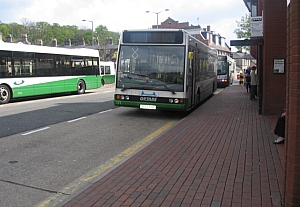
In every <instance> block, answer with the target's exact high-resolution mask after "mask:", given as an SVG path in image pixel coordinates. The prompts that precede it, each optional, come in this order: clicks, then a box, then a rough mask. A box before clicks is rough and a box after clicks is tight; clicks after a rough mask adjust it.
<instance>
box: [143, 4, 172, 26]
mask: <svg viewBox="0 0 300 207" xmlns="http://www.w3.org/2000/svg"><path fill="white" fill-rule="evenodd" d="M163 11H169V9H165V10H163ZM163 11H160V12H152V13H154V14H156V29H158V14H159V13H161V12H163ZM149 12H150V11H146V13H149Z"/></svg>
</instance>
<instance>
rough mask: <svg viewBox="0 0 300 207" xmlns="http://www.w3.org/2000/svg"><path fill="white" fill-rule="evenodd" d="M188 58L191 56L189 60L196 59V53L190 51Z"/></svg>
mask: <svg viewBox="0 0 300 207" xmlns="http://www.w3.org/2000/svg"><path fill="white" fill-rule="evenodd" d="M188 58H189V60H192V59H194V53H193V52H189V56H188Z"/></svg>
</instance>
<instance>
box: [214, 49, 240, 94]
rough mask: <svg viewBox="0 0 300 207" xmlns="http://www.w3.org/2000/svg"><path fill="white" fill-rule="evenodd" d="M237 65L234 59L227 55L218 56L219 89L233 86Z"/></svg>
mask: <svg viewBox="0 0 300 207" xmlns="http://www.w3.org/2000/svg"><path fill="white" fill-rule="evenodd" d="M235 67H236V63H235V61H234V59H232V58H231V57H229V56H226V55H219V56H218V70H217V75H218V77H217V81H218V87H220V88H225V87H227V86H229V85H230V84H232V82H233V77H234V71H235V70H236V68H235Z"/></svg>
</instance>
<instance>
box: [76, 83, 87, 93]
mask: <svg viewBox="0 0 300 207" xmlns="http://www.w3.org/2000/svg"><path fill="white" fill-rule="evenodd" d="M84 93H85V83H84V81H83V80H79V81H78V83H77V94H84Z"/></svg>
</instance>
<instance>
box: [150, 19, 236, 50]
mask: <svg viewBox="0 0 300 207" xmlns="http://www.w3.org/2000/svg"><path fill="white" fill-rule="evenodd" d="M157 27H158V29H184V30H186V31H187V32H188V33H190V34H191V35H192V36H194V37H195V38H197V39H198V40H199V41H201V42H203V43H204V44H206V45H207V46H209V47H212V48H215V49H217V50H218V54H220V55H228V56H229V55H230V52H231V48H230V47H229V46H228V45H227V44H226V43H225V37H223V36H221V35H220V34H218V33H216V32H214V31H212V30H211V26H207V27H206V28H201V27H200V25H196V26H195V25H190V24H189V22H178V21H175V20H174V19H172V18H170V17H168V18H167V19H166V20H165V21H163V22H161V24H160V25H152V29H156V28H157Z"/></svg>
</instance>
